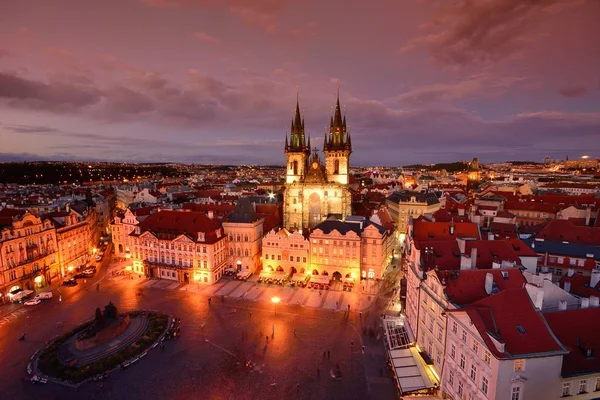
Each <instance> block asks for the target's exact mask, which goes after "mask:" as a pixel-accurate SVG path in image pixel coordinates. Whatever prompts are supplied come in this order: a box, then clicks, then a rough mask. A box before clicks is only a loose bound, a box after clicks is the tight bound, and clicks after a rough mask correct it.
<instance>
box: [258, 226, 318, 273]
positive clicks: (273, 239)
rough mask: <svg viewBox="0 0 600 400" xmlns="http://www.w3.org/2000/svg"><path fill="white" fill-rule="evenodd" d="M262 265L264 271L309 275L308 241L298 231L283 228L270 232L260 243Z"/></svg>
mask: <svg viewBox="0 0 600 400" xmlns="http://www.w3.org/2000/svg"><path fill="white" fill-rule="evenodd" d="M262 259H263V260H262V265H263V270H265V271H280V272H286V273H288V274H296V273H298V274H310V273H312V271H311V270H310V265H311V259H310V241H309V240H308V239H307V238H305V237H304V236H302V235H301V234H300V233H299V231H297V230H296V231H293V232H290V231H288V230H287V229H285V228H282V229H280V230H278V231H276V230H271V231H270V232H269V233H267V234H266V235H265V237H264V238H263V243H262Z"/></svg>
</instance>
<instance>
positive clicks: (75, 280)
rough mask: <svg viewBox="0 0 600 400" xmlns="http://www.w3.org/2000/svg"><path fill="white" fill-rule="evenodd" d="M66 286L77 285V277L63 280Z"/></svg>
mask: <svg viewBox="0 0 600 400" xmlns="http://www.w3.org/2000/svg"><path fill="white" fill-rule="evenodd" d="M63 285H65V286H77V279H74V278H71V279H67V280H66V281H64V282H63Z"/></svg>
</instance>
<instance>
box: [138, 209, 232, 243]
mask: <svg viewBox="0 0 600 400" xmlns="http://www.w3.org/2000/svg"><path fill="white" fill-rule="evenodd" d="M139 227H140V233H143V232H145V231H150V232H152V233H154V234H155V235H157V236H159V237H160V238H164V239H166V240H173V239H175V238H176V237H177V236H179V235H182V234H183V235H186V236H188V237H189V238H190V239H192V240H193V241H198V233H199V232H203V233H205V240H204V242H203V243H214V242H217V241H218V240H219V239H221V238H223V237H225V236H224V235H222V236H221V238H217V235H216V233H215V231H216V230H217V229H220V227H221V226H220V224H219V223H218V221H216V220H214V219H210V218H208V216H207V215H206V214H204V213H202V212H194V211H171V210H162V211H159V212H157V213H155V214H152V215H150V216H149V217H148V218H146V219H145V220H144V221H142V222H141V223H140V225H139Z"/></svg>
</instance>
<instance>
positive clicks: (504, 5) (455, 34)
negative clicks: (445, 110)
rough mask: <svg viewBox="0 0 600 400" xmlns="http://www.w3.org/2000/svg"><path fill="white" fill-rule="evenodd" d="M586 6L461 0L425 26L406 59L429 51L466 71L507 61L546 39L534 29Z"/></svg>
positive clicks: (573, 1)
mask: <svg viewBox="0 0 600 400" xmlns="http://www.w3.org/2000/svg"><path fill="white" fill-rule="evenodd" d="M585 3H586V2H585V1H584V0H539V1H523V0H488V1H471V0H459V1H455V2H451V3H443V4H442V5H441V6H440V7H438V8H437V10H436V12H435V13H434V15H433V17H432V18H431V19H430V20H429V21H428V22H426V23H425V24H423V25H422V27H421V28H422V30H423V31H424V34H423V35H422V36H419V37H415V38H412V39H409V40H408V41H407V42H406V43H405V44H404V45H403V46H402V47H401V48H400V49H399V53H400V54H405V53H407V52H409V51H412V50H414V49H417V48H420V47H425V48H427V49H428V50H429V52H430V54H431V55H432V57H433V58H434V59H435V60H437V61H439V62H441V63H443V64H450V65H464V64H468V63H476V62H482V61H488V60H497V59H500V58H504V57H507V56H509V55H511V54H512V53H514V52H515V50H516V49H518V48H520V47H522V46H523V45H524V44H525V43H529V42H533V41H536V40H538V39H539V38H540V37H541V35H540V34H539V33H534V31H533V29H534V27H535V26H537V25H538V24H539V23H540V22H542V21H543V20H545V19H547V18H548V17H549V16H551V15H556V14H558V13H559V12H561V11H563V10H564V9H566V8H568V7H579V6H583V5H584V4H585Z"/></svg>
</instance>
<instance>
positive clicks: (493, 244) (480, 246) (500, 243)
mask: <svg viewBox="0 0 600 400" xmlns="http://www.w3.org/2000/svg"><path fill="white" fill-rule="evenodd" d="M522 245H523V246H522V247H527V246H526V245H525V244H524V243H523V244H522ZM473 248H476V249H477V264H476V265H477V268H479V269H482V268H483V269H486V268H492V264H493V263H494V262H498V263H501V262H502V261H508V262H514V263H517V264H520V261H521V260H520V259H519V257H518V255H517V253H516V251H515V250H514V248H513V246H512V243H511V242H510V241H508V240H467V241H466V242H465V254H467V255H470V254H471V249H473ZM534 254H535V253H534Z"/></svg>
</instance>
